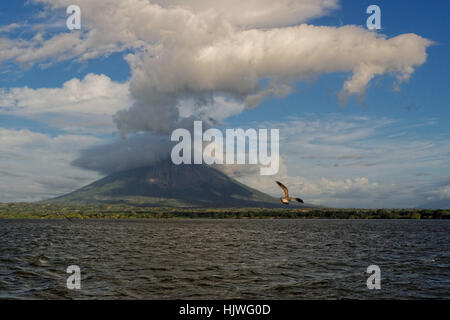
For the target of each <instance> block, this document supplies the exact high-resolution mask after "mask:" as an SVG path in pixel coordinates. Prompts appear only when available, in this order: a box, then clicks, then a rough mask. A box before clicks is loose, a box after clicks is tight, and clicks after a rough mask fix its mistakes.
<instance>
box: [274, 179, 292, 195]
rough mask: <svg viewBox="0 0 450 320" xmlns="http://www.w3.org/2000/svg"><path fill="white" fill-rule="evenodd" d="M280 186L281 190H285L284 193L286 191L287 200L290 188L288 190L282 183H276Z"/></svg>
mask: <svg viewBox="0 0 450 320" xmlns="http://www.w3.org/2000/svg"><path fill="white" fill-rule="evenodd" d="M275 182H276V183H277V184H278V185H279V186H280V188H281V189H283V191H284V196H285V197H286V198H287V197H289V191H288V188H286V186H285V185H284V184H282V183H281V182H280V181H275Z"/></svg>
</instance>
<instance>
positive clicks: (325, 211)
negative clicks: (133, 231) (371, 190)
mask: <svg viewBox="0 0 450 320" xmlns="http://www.w3.org/2000/svg"><path fill="white" fill-rule="evenodd" d="M64 216H66V217H69V218H71V219H142V218H147V219H148V218H151V219H160V218H162V219H167V218H173V219H176V218H193V219H195V218H211V219H450V210H425V209H330V208H308V209H306V208H304V209H303V208H288V207H287V208H274V209H267V208H198V209H197V208H163V207H157V208H151V207H133V206H127V205H119V204H116V205H56V204H42V203H40V204H37V203H34V204H31V203H7V204H0V219H61V218H64Z"/></svg>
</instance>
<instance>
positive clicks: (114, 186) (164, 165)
mask: <svg viewBox="0 0 450 320" xmlns="http://www.w3.org/2000/svg"><path fill="white" fill-rule="evenodd" d="M280 192H281V190H280ZM280 194H281V193H280ZM47 202H52V203H60V204H100V203H110V204H114V203H121V204H129V205H137V206H158V207H159V206H167V207H280V206H282V205H281V203H280V201H279V199H277V198H274V197H271V196H269V195H267V194H265V193H262V192H260V191H258V190H255V189H253V188H250V187H248V186H246V185H244V184H241V183H240V182H238V181H236V180H235V179H233V178H231V177H229V176H227V175H226V174H224V173H223V172H221V171H219V170H217V169H215V168H212V167H210V166H208V165H184V164H182V165H174V164H172V163H171V162H170V161H164V162H161V163H158V164H156V165H153V166H147V167H142V168H137V169H131V170H127V171H122V172H117V173H113V174H111V175H109V176H106V177H104V178H102V179H100V180H97V181H95V182H93V183H91V184H89V185H87V186H85V187H83V188H81V189H78V190H76V191H74V192H71V193H69V194H66V195H63V196H60V197H57V198H54V199H51V200H48V201H47ZM291 206H292V205H291ZM295 206H296V207H298V206H299V205H295Z"/></svg>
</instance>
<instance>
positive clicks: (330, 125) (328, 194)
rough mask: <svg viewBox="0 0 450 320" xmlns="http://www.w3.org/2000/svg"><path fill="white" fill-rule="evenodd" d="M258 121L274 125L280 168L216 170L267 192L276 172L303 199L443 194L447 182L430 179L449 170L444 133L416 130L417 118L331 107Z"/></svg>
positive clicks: (403, 199) (410, 198)
mask: <svg viewBox="0 0 450 320" xmlns="http://www.w3.org/2000/svg"><path fill="white" fill-rule="evenodd" d="M421 125H422V126H428V124H426V123H424V124H421ZM258 126H259V127H266V128H278V129H279V130H280V146H281V149H280V152H281V163H280V171H279V173H278V174H277V175H275V176H270V177H265V176H259V174H258V171H257V170H256V167H253V166H248V165H243V166H237V165H229V166H222V167H221V170H223V171H225V172H226V173H227V174H229V175H231V176H233V177H235V178H236V179H237V180H239V181H241V182H242V183H245V184H248V185H250V186H252V187H254V188H256V189H258V190H261V191H264V192H267V193H269V194H271V195H274V196H278V195H279V194H280V189H279V188H278V186H277V185H276V184H275V183H274V181H275V180H280V181H283V182H284V183H285V184H286V185H287V186H288V187H289V188H290V190H291V189H292V190H293V191H294V192H295V193H297V195H298V196H300V197H302V198H303V199H304V200H305V201H306V202H309V203H314V204H322V205H327V206H337V207H347V206H351V207H415V206H417V205H420V204H422V203H424V202H426V200H427V199H431V198H433V199H437V198H438V197H442V198H445V197H446V196H447V191H448V190H447V188H446V186H447V185H444V186H442V187H440V188H436V187H435V184H436V182H435V181H436V180H438V179H440V177H441V175H442V174H444V173H445V172H448V167H449V164H450V140H448V139H445V138H440V137H439V138H438V137H429V138H424V137H421V138H418V137H417V136H416V135H414V131H415V130H416V129H417V126H405V125H403V124H402V123H401V121H394V120H391V119H373V118H370V117H342V116H337V115H328V116H326V117H323V118H320V119H319V118H317V117H315V116H313V115H310V116H308V117H305V118H303V119H290V120H286V121H284V122H266V123H263V124H258ZM405 131H406V133H407V134H406V135H396V134H395V133H397V132H405ZM412 172H422V173H423V172H426V173H427V174H420V175H413V174H411V173H412Z"/></svg>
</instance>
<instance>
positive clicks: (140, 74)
mask: <svg viewBox="0 0 450 320" xmlns="http://www.w3.org/2000/svg"><path fill="white" fill-rule="evenodd" d="M35 2H41V3H45V4H47V5H49V6H50V7H51V8H65V7H67V6H68V5H70V4H71V2H72V0H36V1H35ZM78 5H79V6H80V7H81V9H82V14H83V19H84V20H83V21H85V22H84V23H85V24H84V27H83V28H87V30H86V31H84V32H82V33H81V34H80V35H77V36H75V35H74V34H66V35H64V34H63V35H57V36H54V37H52V38H50V39H48V40H42V39H40V40H39V43H38V42H37V40H29V41H28V42H21V43H20V45H17V48H16V50H15V51H14V54H12V53H11V52H9V51H8V53H6V51H0V60H2V54H3V55H5V56H6V55H7V56H6V57H7V58H8V59H9V60H14V61H18V62H22V63H29V62H30V61H36V60H39V61H42V60H45V59H50V57H52V55H54V54H55V52H57V50H58V47H59V46H64V51H63V52H64V55H63V56H62V57H59V58H58V59H59V60H61V59H70V58H76V59H78V60H79V61H83V60H88V59H92V58H96V57H98V56H101V55H105V54H109V53H111V52H117V51H123V50H124V49H129V50H131V52H132V53H131V54H128V55H127V56H126V60H127V62H128V63H129V65H130V68H131V79H130V93H131V96H132V98H133V101H134V104H133V105H132V106H131V107H130V108H129V109H127V110H121V111H119V112H118V113H117V114H116V115H115V117H114V120H115V123H116V124H117V127H118V129H119V130H120V132H121V134H122V136H123V137H125V136H126V135H130V134H137V133H141V132H147V133H150V135H152V136H155V138H151V140H152V139H157V140H158V139H160V138H161V137H165V138H166V139H167V137H168V135H169V134H170V133H171V132H172V131H173V130H174V129H175V128H178V127H182V126H185V125H186V124H185V121H186V119H189V120H190V121H191V120H192V119H201V120H207V121H210V122H211V123H217V122H220V121H222V120H223V119H226V117H227V116H229V115H231V114H236V113H238V112H240V111H241V110H242V109H244V108H254V107H256V106H257V105H258V104H259V103H261V101H263V99H264V98H266V97H267V96H274V95H275V96H279V97H282V96H285V95H287V94H289V93H290V92H292V90H293V85H292V84H293V83H295V82H296V81H300V80H302V79H304V78H307V77H310V76H314V75H321V74H328V73H334V72H346V73H349V74H350V76H349V78H348V79H347V80H346V81H345V82H344V83H343V86H342V90H341V92H340V93H339V99H340V100H341V101H345V99H346V98H347V97H348V96H350V95H355V94H357V95H361V94H363V93H364V91H365V89H366V88H367V86H368V84H369V83H370V81H371V80H372V79H373V78H374V77H375V76H379V75H384V74H390V75H393V76H394V77H395V79H396V80H395V81H396V82H398V83H400V82H403V81H406V80H408V79H409V77H410V76H411V75H412V74H413V72H414V70H415V68H416V67H418V66H420V65H422V64H423V63H424V62H425V61H426V58H427V53H426V49H427V47H428V46H430V45H431V44H432V42H431V41H430V40H428V39H425V38H423V37H421V36H419V35H416V34H401V35H398V36H395V37H392V38H388V37H386V36H384V35H382V34H378V33H376V32H372V31H369V30H366V29H364V28H363V27H358V26H353V25H349V26H342V27H329V26H315V25H310V24H306V22H308V21H310V20H311V19H313V18H316V17H319V16H322V15H325V14H327V13H328V12H330V11H331V10H334V9H336V8H338V4H337V1H334V0H308V1H307V0H299V1H290V0H283V1H276V2H275V1H269V0H260V1H257V0H251V1H245V2H244V4H243V3H242V2H241V1H239V2H238V1H237V0H232V1H230V0H223V1H214V2H210V1H205V0H189V1H177V0H166V1H164V0H155V1H146V0H105V1H90V0H79V1H78ZM0 43H1V42H0ZM69 45H70V46H69ZM0 48H1V46H0ZM263 80H264V81H263ZM262 83H266V85H263V84H262ZM267 83H268V84H267ZM221 99H222V100H221ZM224 101H225V102H224ZM184 105H189V106H190V114H189V117H184V116H185V115H184V114H183V112H182V109H183V106H184ZM218 109H221V112H217V110H218ZM210 110H211V112H210ZM214 110H215V111H214ZM148 137H149V135H145V136H144V137H143V136H138V137H136V138H134V140H130V141H128V142H123V141H120V142H116V143H115V144H114V145H112V146H109V147H103V148H108V150H110V149H111V150H110V151H108V152H106V150H105V149H101V148H100V149H97V152H98V153H99V155H98V157H96V156H94V157H93V158H92V156H93V152H94V151H92V150H91V151H87V152H85V153H84V154H83V155H82V156H81V158H80V159H82V160H80V161H78V162H76V163H77V164H78V165H80V166H83V167H85V168H92V169H94V168H98V169H96V170H101V171H102V172H105V173H106V172H110V169H111V170H112V168H122V165H120V164H119V162H118V161H116V159H115V158H116V157H117V159H121V156H119V153H120V152H121V151H123V152H125V153H126V154H127V155H129V154H130V153H129V152H127V150H128V148H132V150H135V149H133V148H134V146H137V144H138V143H141V142H142V143H144V142H145V144H146V146H143V147H142V150H144V151H146V152H149V153H150V154H154V153H155V154H156V153H159V152H160V151H158V150H157V149H154V148H157V147H158V148H159V146H160V144H159V143H154V144H151V146H153V148H152V149H151V150H150V149H148V150H147V149H146V148H150V146H148V142H147V140H146V139H147V138H148ZM152 141H153V140H152ZM152 141H151V142H152ZM166 141H168V140H166ZM125 146H126V147H125ZM136 148H137V147H136ZM112 150H114V151H112ZM119 151H120V152H119ZM136 154H138V153H136ZM106 155H109V156H106ZM142 156H143V158H139V159H137V158H136V159H135V160H136V161H137V162H138V163H141V162H143V161H144V159H145V160H148V161H150V160H152V159H153V158H152V157H153V156H149V155H147V156H145V155H142ZM86 157H87V158H88V159H91V160H92V159H95V161H91V160H88V159H85V158H86ZM131 157H132V158H133V157H134V155H133V156H131ZM102 159H104V161H106V162H110V161H112V162H110V163H106V164H102V165H101V166H100V165H97V164H100V162H101V161H102ZM126 162H127V163H132V165H133V166H135V165H136V164H135V163H134V162H133V160H132V159H130V158H128V160H127V161H126ZM100 167H103V168H107V169H101V168H100Z"/></svg>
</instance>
